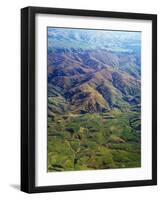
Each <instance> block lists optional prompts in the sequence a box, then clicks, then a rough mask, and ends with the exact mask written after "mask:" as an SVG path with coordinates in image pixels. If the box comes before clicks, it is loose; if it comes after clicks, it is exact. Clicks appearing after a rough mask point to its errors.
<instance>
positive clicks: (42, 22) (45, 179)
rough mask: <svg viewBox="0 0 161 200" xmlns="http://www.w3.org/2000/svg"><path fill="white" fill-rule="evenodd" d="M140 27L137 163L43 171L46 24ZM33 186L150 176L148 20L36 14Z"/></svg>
mask: <svg viewBox="0 0 161 200" xmlns="http://www.w3.org/2000/svg"><path fill="white" fill-rule="evenodd" d="M48 26H50V27H72V28H92V29H107V30H128V31H141V43H142V44H141V74H142V75H141V138H142V139H141V167H140V168H131V169H130V168H129V169H104V170H89V171H86V170H85V171H72V172H71V171H70V172H49V173H48V172H47V27H48ZM35 34H36V44H35V47H36V48H35V50H36V60H35V66H36V67H35V68H36V77H35V78H36V100H35V101H36V102H35V105H36V116H35V117H36V121H35V123H36V133H35V134H36V140H35V141H36V142H35V147H36V149H35V154H36V155H35V157H36V163H35V164H36V168H35V169H36V173H35V175H36V179H35V184H36V186H50V185H66V184H81V183H99V182H115V181H132V180H147V179H151V178H152V23H151V21H150V20H147V21H146V20H125V19H115V18H99V17H76V16H63V15H48V14H37V15H36V32H35Z"/></svg>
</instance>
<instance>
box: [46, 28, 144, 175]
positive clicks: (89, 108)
mask: <svg viewBox="0 0 161 200" xmlns="http://www.w3.org/2000/svg"><path fill="white" fill-rule="evenodd" d="M47 71H48V74H47V80H48V84H47V87H48V97H47V98H48V101H47V102H48V105H47V107H48V117H47V120H48V122H47V124H48V127H47V134H48V139H47V153H48V155H47V160H48V161H47V162H48V163H47V166H48V167H47V170H48V172H62V171H76V170H97V169H118V168H139V167H141V32H139V31H126V30H125V31H122V30H121V31H119V30H118V31H117V30H99V29H85V28H84V29H81V28H63V27H62V28H61V27H47Z"/></svg>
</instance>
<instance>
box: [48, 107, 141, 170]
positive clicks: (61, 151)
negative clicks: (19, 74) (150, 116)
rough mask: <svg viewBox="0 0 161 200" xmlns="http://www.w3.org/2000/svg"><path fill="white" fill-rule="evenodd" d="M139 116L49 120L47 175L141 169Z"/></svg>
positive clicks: (109, 114)
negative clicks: (64, 172)
mask: <svg viewBox="0 0 161 200" xmlns="http://www.w3.org/2000/svg"><path fill="white" fill-rule="evenodd" d="M140 129H141V125H140V112H134V111H129V112H121V111H120V110H118V109H113V110H111V111H110V112H106V113H91V114H90V113H88V114H68V115H55V116H53V117H49V118H48V172H53V171H74V170H92V169H115V168H136V167H141V145H140V144H141V133H140Z"/></svg>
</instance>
